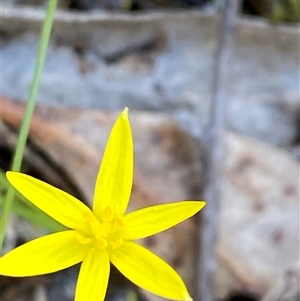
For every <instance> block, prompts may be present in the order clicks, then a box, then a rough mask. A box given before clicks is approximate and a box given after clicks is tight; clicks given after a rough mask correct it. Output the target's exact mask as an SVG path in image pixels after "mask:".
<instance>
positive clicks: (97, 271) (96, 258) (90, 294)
mask: <svg viewBox="0 0 300 301" xmlns="http://www.w3.org/2000/svg"><path fill="white" fill-rule="evenodd" d="M109 272H110V263H109V257H108V254H107V252H106V251H103V250H99V249H97V248H91V249H90V250H89V252H88V253H87V254H86V255H85V257H84V260H83V262H82V265H81V268H80V272H79V277H78V282H77V287H76V294H75V301H87V300H88V301H103V300H104V298H105V295H106V290H107V284H108V278H109Z"/></svg>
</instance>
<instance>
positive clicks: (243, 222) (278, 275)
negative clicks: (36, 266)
mask: <svg viewBox="0 0 300 301" xmlns="http://www.w3.org/2000/svg"><path fill="white" fill-rule="evenodd" d="M0 3H1V45H0V54H1V105H0V118H1V119H0V128H1V139H0V167H1V170H2V171H5V170H8V169H9V164H10V160H11V156H12V153H13V150H14V147H15V144H16V137H17V130H18V128H19V125H20V123H21V120H22V116H23V113H24V103H25V101H26V99H27V97H28V91H29V87H30V83H31V80H32V75H33V70H34V66H35V61H36V51H37V45H38V40H39V33H40V28H41V25H42V22H43V18H44V15H45V13H44V12H45V8H46V4H47V1H46V0H1V1H0ZM224 3H225V2H224V1H221V0H219V1H217V0H216V1H209V0H110V1H109V0H61V1H59V9H58V11H57V13H56V19H55V22H54V27H53V34H52V38H51V42H50V47H49V50H48V55H47V58H46V65H45V69H44V73H43V77H42V84H41V87H40V90H39V94H38V105H37V109H36V114H35V116H34V119H33V122H32V128H31V132H30V136H29V141H28V146H27V149H26V153H25V158H24V164H23V171H24V172H26V173H29V174H31V175H33V176H35V177H38V178H41V179H43V180H45V181H48V182H49V183H51V184H53V185H55V186H58V187H60V188H62V189H64V190H66V191H68V192H70V193H72V194H73V195H75V196H76V197H78V198H80V199H81V200H83V201H84V202H86V203H87V204H89V205H91V203H90V202H91V200H92V196H93V189H94V181H95V178H96V175H97V171H98V166H99V163H100V161H101V156H102V152H103V149H104V146H105V143H106V139H107V137H108V133H109V131H110V128H111V126H112V124H113V122H114V120H115V118H116V116H117V115H118V113H119V112H120V111H121V110H122V109H123V108H124V107H125V106H127V107H129V109H130V118H131V123H132V129H133V133H134V139H135V156H136V158H135V164H136V166H135V182H134V187H133V194H132V199H131V207H130V210H132V209H136V208H141V207H144V206H148V205H151V204H157V203H160V202H161V203H163V202H170V201H176V200H182V199H203V198H205V190H206V189H207V183H208V179H207V175H208V173H209V172H210V168H211V166H210V163H209V160H208V158H209V157H210V154H211V152H212V150H211V149H210V148H209V145H208V144H207V134H208V133H209V132H210V129H211V126H212V123H213V121H212V120H211V114H210V110H211V107H213V106H212V102H213V101H214V89H218V88H216V87H215V85H214V78H215V76H216V74H215V72H216V71H215V66H217V65H218V59H220V58H219V57H218V56H216V54H217V49H218V45H219V41H220V32H221V29H222V25H224V24H223V23H222V22H223V21H222V19H221V17H220V15H221V14H222V12H223V11H224ZM299 21H300V3H299V1H298V0H263V1H262V0H261V1H256V0H244V1H240V7H239V12H238V15H237V17H236V20H234V22H233V24H234V26H235V30H234V32H233V33H231V34H232V35H234V39H233V42H232V45H231V49H230V68H228V70H227V71H226V73H222V74H221V76H222V78H225V85H223V91H224V92H226V95H227V103H226V110H224V115H226V120H227V123H226V124H225V125H224V128H223V129H222V136H223V139H224V153H225V155H224V158H223V159H222V168H223V172H222V182H221V196H220V200H217V201H218V202H219V205H220V212H216V216H215V217H216V219H217V223H216V225H217V228H216V229H215V231H216V230H217V237H218V239H217V242H216V244H215V246H214V247H215V250H216V254H215V256H214V255H213V254H211V256H212V257H214V258H215V260H216V269H215V272H214V280H213V281H214V285H213V287H214V300H218V301H229V300H231V301H233V300H234V301H237V300H248V301H251V300H252V301H254V300H261V301H279V300H282V301H296V300H299V296H300V295H299V294H300V293H299V161H300V120H299V112H300V107H299V98H300V88H299V85H300V71H299V67H300V66H299V64H300V52H299V51H300V40H299V38H300V27H299ZM229 34H230V33H229ZM221 52H222V51H221ZM225 111H226V112H225ZM0 179H1V186H0V193H1V194H2V197H4V195H5V192H6V187H7V186H6V185H7V183H6V182H5V179H4V178H3V177H1V178H0ZM15 204H16V205H15V206H14V214H12V217H11V221H10V226H9V228H8V232H7V237H6V240H5V246H4V247H5V250H6V251H7V250H10V249H12V248H14V247H15V246H17V245H20V244H22V243H24V242H26V241H28V240H30V239H32V238H34V237H37V236H40V235H42V234H44V233H48V232H51V231H57V230H59V229H60V226H59V225H57V224H56V223H53V221H52V220H49V219H47V218H46V217H45V216H41V215H39V213H38V212H36V211H35V210H34V209H32V208H29V207H28V206H27V205H26V202H25V203H24V201H23V200H22V197H21V196H17V200H16V202H15ZM204 210H205V209H204ZM201 214H203V213H201ZM212 218H214V217H213V216H212ZM204 228H205V224H204V223H202V222H201V216H200V218H198V217H195V218H194V219H191V220H190V221H187V222H185V223H182V224H181V225H179V226H176V227H175V228H174V229H171V230H168V231H165V232H164V233H161V234H159V235H157V236H154V237H151V238H149V239H145V240H143V241H142V242H141V243H143V244H144V245H146V246H147V247H149V248H150V249H152V250H153V251H155V252H156V253H157V254H159V255H160V256H161V257H163V258H164V259H165V260H167V261H168V262H169V263H170V264H171V265H172V266H174V267H175V269H176V270H178V271H179V273H180V274H181V275H182V276H183V278H184V279H185V281H186V283H187V286H188V288H189V290H190V291H191V294H192V296H193V298H194V300H195V301H201V300H202V299H201V288H200V284H199V283H200V282H201V271H202V269H203V266H202V263H201V261H200V258H201V254H202V253H201V252H202V250H203V248H205V246H203V242H204V243H205V241H203V239H202V232H203V231H204V230H205V229H204ZM77 273H78V267H74V268H71V269H68V270H66V271H62V272H59V273H56V274H53V275H48V276H43V277H37V278H26V279H11V278H6V277H1V278H0V299H1V300H2V301H23V300H24V301H25V300H26V301H27V300H33V301H57V300H59V301H71V300H74V288H75V284H76V278H77ZM199 291H200V292H199ZM107 300H108V301H110V300H116V301H117V300H120V301H121V300H128V301H136V300H148V301H158V300H161V298H158V297H155V296H153V295H150V294H148V293H145V292H143V291H140V290H138V289H137V288H136V287H134V286H133V285H132V284H130V283H128V282H127V281H126V280H125V279H124V278H123V277H122V276H121V275H120V274H119V273H118V272H117V271H115V270H113V272H112V277H111V280H110V286H109V291H108V296H107ZM87 301H88V300H87ZM202 301H204V299H203V300H202Z"/></svg>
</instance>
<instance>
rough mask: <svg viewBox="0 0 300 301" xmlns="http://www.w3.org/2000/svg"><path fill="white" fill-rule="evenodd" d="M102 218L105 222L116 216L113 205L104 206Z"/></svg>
mask: <svg viewBox="0 0 300 301" xmlns="http://www.w3.org/2000/svg"><path fill="white" fill-rule="evenodd" d="M101 218H102V220H103V221H104V222H111V221H112V220H113V218H114V210H113V208H112V207H111V206H107V207H105V208H104V210H103V211H102V214H101Z"/></svg>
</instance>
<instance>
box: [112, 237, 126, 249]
mask: <svg viewBox="0 0 300 301" xmlns="http://www.w3.org/2000/svg"><path fill="white" fill-rule="evenodd" d="M122 244H123V239H122V238H119V239H116V240H112V241H111V242H110V246H111V248H112V249H117V248H119V247H120V246H121V245H122Z"/></svg>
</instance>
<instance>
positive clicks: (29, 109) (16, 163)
mask: <svg viewBox="0 0 300 301" xmlns="http://www.w3.org/2000/svg"><path fill="white" fill-rule="evenodd" d="M57 2H58V0H49V2H48V7H47V12H46V17H45V20H44V23H43V28H42V33H41V38H40V42H39V49H38V57H37V62H36V66H35V70H34V75H33V79H32V83H31V86H30V91H29V97H28V102H27V105H26V109H25V114H24V119H23V122H22V125H21V129H20V133H19V137H18V142H17V145H16V149H15V154H14V158H13V162H12V166H11V170H13V171H20V169H21V165H22V159H23V154H24V150H25V146H26V141H27V137H28V133H29V128H30V123H31V119H32V115H33V112H34V108H35V102H36V96H37V93H38V89H39V86H40V82H41V77H42V72H43V69H44V65H45V57H46V53H47V48H48V44H49V39H50V34H51V29H52V24H53V19H54V13H55V10H56V7H57ZM14 195H15V192H14V189H13V188H12V187H11V186H10V188H9V189H8V191H7V195H6V201H5V202H4V201H3V200H2V203H3V204H2V205H3V206H2V208H3V212H2V218H1V221H0V223H1V224H0V253H1V252H2V244H3V240H4V236H5V229H6V226H7V222H8V217H9V213H10V211H11V207H12V203H13V200H14Z"/></svg>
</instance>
